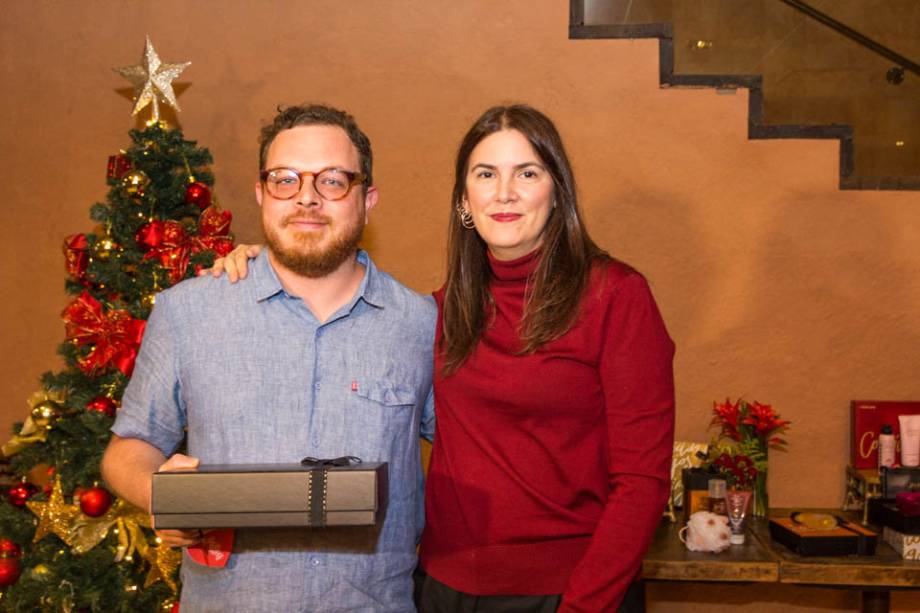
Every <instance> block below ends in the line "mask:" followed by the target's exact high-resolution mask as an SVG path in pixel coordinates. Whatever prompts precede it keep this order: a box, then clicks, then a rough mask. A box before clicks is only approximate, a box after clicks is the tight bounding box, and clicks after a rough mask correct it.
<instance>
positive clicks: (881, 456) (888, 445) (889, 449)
mask: <svg viewBox="0 0 920 613" xmlns="http://www.w3.org/2000/svg"><path fill="white" fill-rule="evenodd" d="M894 448H895V443H894V432H893V430H892V429H891V425H889V424H885V425H884V426H882V429H881V433H880V434H879V435H878V467H879V468H882V467H883V466H887V467H889V468H891V467H892V466H894V458H895V449H894Z"/></svg>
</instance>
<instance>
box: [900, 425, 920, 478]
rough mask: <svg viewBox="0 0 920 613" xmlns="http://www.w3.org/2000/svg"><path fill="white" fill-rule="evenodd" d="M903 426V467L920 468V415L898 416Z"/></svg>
mask: <svg viewBox="0 0 920 613" xmlns="http://www.w3.org/2000/svg"><path fill="white" fill-rule="evenodd" d="M898 421H899V422H900V424H901V466H911V467H912V466H920V415H898Z"/></svg>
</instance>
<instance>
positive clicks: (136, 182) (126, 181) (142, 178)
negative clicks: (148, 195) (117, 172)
mask: <svg viewBox="0 0 920 613" xmlns="http://www.w3.org/2000/svg"><path fill="white" fill-rule="evenodd" d="M121 184H122V185H124V186H125V191H126V192H128V195H129V196H143V195H144V189H145V188H146V187H147V186H148V185H149V184H150V178H149V177H148V176H147V173H145V172H144V171H143V170H132V171H131V172H129V173H128V174H126V175H125V176H124V177H122V179H121Z"/></svg>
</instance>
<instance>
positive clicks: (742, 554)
mask: <svg viewBox="0 0 920 613" xmlns="http://www.w3.org/2000/svg"><path fill="white" fill-rule="evenodd" d="M790 511H791V510H790V509H772V510H771V514H773V515H775V516H788V515H789V513H790ZM825 511H826V512H832V513H840V511H836V510H835V511H827V510H825ZM857 521H858V518H857ZM680 525H681V524H680V523H679V522H678V523H671V522H670V521H668V520H664V521H663V522H662V524H661V526H659V528H658V532H657V533H656V535H655V540H654V541H653V542H652V545H651V547H650V548H649V551H648V553H647V554H646V556H645V561H644V563H643V565H642V575H643V578H644V579H645V580H651V581H712V582H756V583H788V584H796V585H807V586H817V587H836V588H851V589H854V590H859V591H860V592H861V593H862V611H864V612H865V613H887V611H888V610H889V608H890V598H891V596H890V592H891V590H892V589H920V562H918V561H911V560H904V559H903V558H901V556H900V555H899V554H898V552H896V551H895V550H894V549H892V548H891V547H890V546H888V545H887V544H885V543H884V542H882V541H881V538H880V539H879V544H878V547H877V549H876V553H875V555H874V556H855V555H854V556H834V557H803V556H799V555H796V554H794V553H793V552H792V551H790V550H789V549H787V548H786V547H784V546H783V545H781V544H779V543H773V540H772V539H771V538H770V532H769V527H768V522H767V521H766V520H763V519H760V520H756V521H754V522H753V523H752V524H751V528H750V530H749V532H748V538H747V540H746V542H745V544H744V545H739V546H732V547H730V548H729V549H728V550H727V551H724V552H722V553H718V554H710V553H699V552H693V551H687V549H686V548H685V547H684V544H683V543H681V542H680V540H679V539H678V538H677V533H678V530H679V529H680Z"/></svg>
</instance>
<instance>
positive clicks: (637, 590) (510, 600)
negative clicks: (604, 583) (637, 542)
mask: <svg viewBox="0 0 920 613" xmlns="http://www.w3.org/2000/svg"><path fill="white" fill-rule="evenodd" d="M561 603H562V596H561V595H560V594H554V595H549V596H475V595H473V594H466V593H464V592H458V591H457V590H455V589H453V588H451V587H449V586H447V585H444V584H443V583H441V582H440V581H438V580H437V579H435V578H434V577H430V576H428V575H426V574H425V573H424V572H423V571H422V570H421V569H418V570H416V574H415V604H416V606H417V607H418V610H419V613H555V611H556V609H558V608H559V605H560V604H561ZM644 611H645V590H644V586H643V585H642V582H635V583H633V584H632V585H630V586H629V589H628V590H627V592H626V598H625V599H624V600H623V603H622V604H621V605H620V607H619V608H618V609H617V611H616V613H644ZM597 613H613V612H612V611H611V612H604V611H598V612H597Z"/></svg>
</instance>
